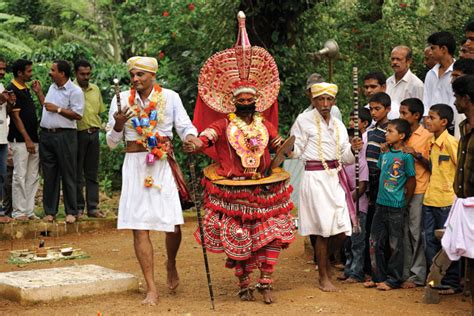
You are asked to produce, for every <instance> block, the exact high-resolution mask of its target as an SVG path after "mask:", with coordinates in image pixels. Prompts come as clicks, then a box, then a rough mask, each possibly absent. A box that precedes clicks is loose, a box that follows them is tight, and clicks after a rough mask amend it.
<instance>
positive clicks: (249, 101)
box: [235, 92, 256, 114]
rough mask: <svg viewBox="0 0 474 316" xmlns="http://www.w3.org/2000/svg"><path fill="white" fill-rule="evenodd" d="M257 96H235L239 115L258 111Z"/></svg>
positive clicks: (250, 94)
mask: <svg viewBox="0 0 474 316" xmlns="http://www.w3.org/2000/svg"><path fill="white" fill-rule="evenodd" d="M255 103H256V99H255V95H254V94H252V93H245V92H244V93H240V94H238V95H236V96H235V110H236V112H238V113H244V114H247V113H253V112H255V109H256V105H255Z"/></svg>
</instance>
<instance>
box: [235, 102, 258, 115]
mask: <svg viewBox="0 0 474 316" xmlns="http://www.w3.org/2000/svg"><path fill="white" fill-rule="evenodd" d="M255 109H256V106H255V102H254V103H251V104H247V105H243V104H238V103H237V104H236V105H235V111H236V112H237V113H244V114H248V113H253V112H255Z"/></svg>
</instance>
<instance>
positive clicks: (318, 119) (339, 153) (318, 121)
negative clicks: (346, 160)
mask: <svg viewBox="0 0 474 316" xmlns="http://www.w3.org/2000/svg"><path fill="white" fill-rule="evenodd" d="M314 119H315V120H316V128H317V130H318V135H317V138H316V149H317V151H318V157H319V160H320V161H321V164H322V165H323V167H324V170H326V171H327V172H329V173H332V172H333V170H336V173H338V172H339V171H341V170H342V148H341V144H340V142H339V128H338V127H337V124H334V129H335V130H336V160H337V162H338V165H337V168H336V169H330V168H329V166H328V164H327V162H326V159H324V156H323V146H322V137H321V133H322V131H321V117H320V115H319V113H317V111H314Z"/></svg>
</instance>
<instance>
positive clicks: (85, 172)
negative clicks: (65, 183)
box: [77, 130, 100, 214]
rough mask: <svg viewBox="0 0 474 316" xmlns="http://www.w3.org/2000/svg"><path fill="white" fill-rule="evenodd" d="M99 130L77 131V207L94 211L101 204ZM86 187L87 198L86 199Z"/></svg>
mask: <svg viewBox="0 0 474 316" xmlns="http://www.w3.org/2000/svg"><path fill="white" fill-rule="evenodd" d="M99 157H100V143H99V131H95V132H92V133H89V132H88V131H87V130H85V131H80V132H77V209H78V210H79V211H80V212H81V211H84V209H85V206H86V203H87V213H89V214H90V213H94V212H95V211H96V210H97V207H98V205H99V182H98V181H97V175H98V173H99ZM84 187H85V189H86V192H85V193H86V198H85V199H84Z"/></svg>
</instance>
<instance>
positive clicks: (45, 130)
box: [41, 127, 76, 133]
mask: <svg viewBox="0 0 474 316" xmlns="http://www.w3.org/2000/svg"><path fill="white" fill-rule="evenodd" d="M41 130H42V131H43V132H48V133H59V132H66V131H75V130H76V129H75V128H63V127H57V128H44V127H41Z"/></svg>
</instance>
